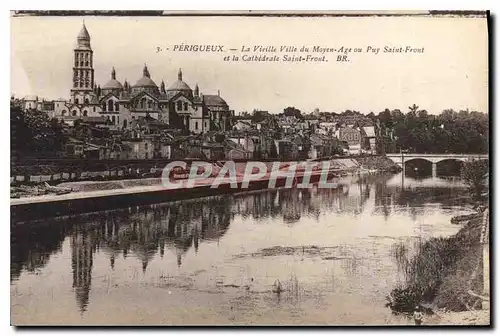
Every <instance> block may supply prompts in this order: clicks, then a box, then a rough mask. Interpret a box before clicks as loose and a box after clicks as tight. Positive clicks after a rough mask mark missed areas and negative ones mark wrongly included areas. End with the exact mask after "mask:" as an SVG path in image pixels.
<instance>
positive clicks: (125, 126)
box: [123, 119, 127, 128]
mask: <svg viewBox="0 0 500 336" xmlns="http://www.w3.org/2000/svg"><path fill="white" fill-rule="evenodd" d="M123 128H127V119H125V120H123Z"/></svg>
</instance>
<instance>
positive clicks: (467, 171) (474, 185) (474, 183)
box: [461, 160, 489, 199]
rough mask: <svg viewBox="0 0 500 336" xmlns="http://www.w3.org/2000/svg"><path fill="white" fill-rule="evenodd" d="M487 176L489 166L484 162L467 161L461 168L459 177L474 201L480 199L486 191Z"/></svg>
mask: <svg viewBox="0 0 500 336" xmlns="http://www.w3.org/2000/svg"><path fill="white" fill-rule="evenodd" d="M488 175H489V166H488V161H486V160H473V161H468V162H465V163H464V164H463V166H462V171H461V177H462V179H463V180H464V182H465V183H466V184H467V186H468V187H469V190H470V191H471V192H472V193H473V195H474V197H475V198H476V199H481V197H482V194H483V192H484V191H485V190H486V186H487V184H488V183H487V180H488Z"/></svg>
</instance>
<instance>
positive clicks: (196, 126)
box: [194, 121, 198, 130]
mask: <svg viewBox="0 0 500 336" xmlns="http://www.w3.org/2000/svg"><path fill="white" fill-rule="evenodd" d="M194 129H195V130H197V129H198V122H197V121H196V122H195V123H194Z"/></svg>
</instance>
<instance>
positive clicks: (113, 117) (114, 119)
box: [111, 116, 116, 125]
mask: <svg viewBox="0 0 500 336" xmlns="http://www.w3.org/2000/svg"><path fill="white" fill-rule="evenodd" d="M111 120H112V122H113V125H114V124H116V118H115V116H112V117H111Z"/></svg>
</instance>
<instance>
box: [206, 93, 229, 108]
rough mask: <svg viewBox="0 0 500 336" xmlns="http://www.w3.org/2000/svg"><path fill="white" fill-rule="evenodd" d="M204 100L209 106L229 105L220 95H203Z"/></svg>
mask: <svg viewBox="0 0 500 336" xmlns="http://www.w3.org/2000/svg"><path fill="white" fill-rule="evenodd" d="M203 102H204V103H205V105H207V106H227V103H226V101H225V100H224V99H222V98H221V96H219V95H203Z"/></svg>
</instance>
